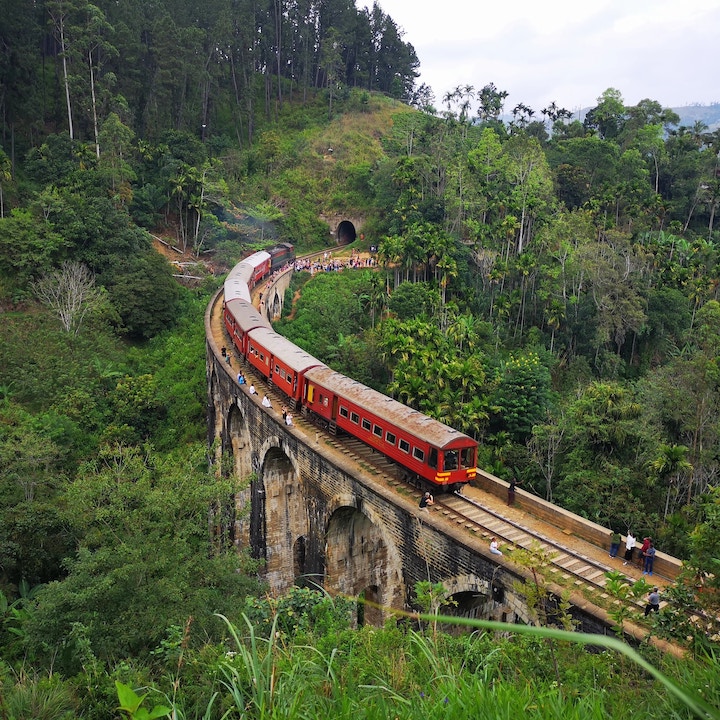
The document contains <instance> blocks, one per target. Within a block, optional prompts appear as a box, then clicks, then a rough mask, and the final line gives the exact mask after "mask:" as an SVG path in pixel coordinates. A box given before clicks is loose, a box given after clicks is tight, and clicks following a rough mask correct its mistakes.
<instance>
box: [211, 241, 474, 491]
mask: <svg viewBox="0 0 720 720" xmlns="http://www.w3.org/2000/svg"><path fill="white" fill-rule="evenodd" d="M273 250H275V255H274V256H273ZM273 257H275V258H276V260H277V262H276V263H275V264H273ZM291 259H294V252H293V248H292V246H291V245H289V244H288V243H284V244H282V246H277V247H276V248H273V249H271V250H270V251H260V252H256V253H254V254H253V255H250V256H249V257H247V258H245V259H244V260H242V261H241V262H239V263H238V264H237V265H235V267H233V269H232V270H231V271H230V273H229V274H228V276H227V278H226V280H225V285H224V299H223V321H224V325H225V329H226V331H227V333H228V336H229V338H230V341H231V342H232V344H233V346H234V347H235V349H236V351H237V352H238V354H239V355H240V356H241V357H242V358H243V359H244V360H245V362H247V364H248V365H250V366H251V367H252V368H253V369H254V370H255V371H256V372H257V373H258V374H260V375H262V377H263V378H264V379H265V380H266V381H267V382H268V383H269V384H272V385H273V386H274V387H276V388H277V389H278V390H280V391H281V392H282V393H283V394H284V395H285V397H286V398H287V405H288V406H289V407H291V408H292V409H293V410H298V409H299V410H301V411H302V413H303V414H304V415H306V416H308V417H309V418H311V419H313V420H314V421H317V422H319V423H322V425H323V426H324V427H326V428H327V429H328V430H329V431H330V432H332V433H335V434H342V433H345V434H347V435H350V436H352V437H355V438H357V439H358V440H361V441H362V442H363V443H365V444H366V445H368V446H370V447H372V448H374V449H375V450H377V451H378V452H380V453H382V454H383V455H385V456H386V457H387V458H389V459H390V460H391V461H393V462H395V463H397V464H398V465H399V466H400V467H401V468H403V471H404V473H405V475H406V476H407V477H408V479H412V480H414V481H416V482H417V484H419V485H421V486H425V487H428V486H429V487H431V488H433V489H434V490H436V491H458V490H460V489H461V488H462V486H463V485H465V484H467V483H469V482H470V481H471V480H473V479H474V478H475V476H476V474H477V451H478V443H477V441H476V440H474V439H473V438H471V437H469V436H468V435H465V434H464V433H461V432H459V431H458V430H455V429H454V428H451V427H449V426H448V425H445V424H444V423H441V422H439V421H438V420H435V419H433V418H431V417H428V416H427V415H424V414H423V413H421V412H419V411H417V410H414V409H412V408H410V407H408V406H406V405H403V404H402V403H401V402H398V401H397V400H394V399H392V398H390V397H388V396H387V395H383V394H382V393H380V392H378V391H377V390H374V389H372V388H369V387H368V386H366V385H364V384H362V383H360V382H357V381H356V380H353V379H352V378H349V377H346V376H345V375H342V374H341V373H338V372H336V371H334V370H332V368H330V367H328V366H327V365H326V364H325V363H323V362H321V361H320V360H318V359H317V358H315V357H313V356H312V355H310V354H309V353H307V352H305V351H304V350H302V349H301V348H299V347H298V346H297V345H295V344H294V343H292V342H290V341H289V340H288V339H287V338H285V337H283V336H282V335H280V334H278V333H277V332H275V331H274V330H273V329H272V326H271V325H270V323H269V322H268V320H267V319H266V318H265V317H264V316H263V315H261V314H260V313H259V312H258V310H257V309H256V308H255V307H254V306H253V304H252V300H251V296H250V293H251V291H252V289H253V287H254V286H255V285H257V283H259V282H261V281H262V280H263V279H264V278H266V277H267V276H269V275H270V274H272V272H274V270H275V269H277V268H279V267H282V266H283V265H284V264H285V263H287V262H289V261H291Z"/></svg>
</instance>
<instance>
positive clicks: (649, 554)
mask: <svg viewBox="0 0 720 720" xmlns="http://www.w3.org/2000/svg"><path fill="white" fill-rule="evenodd" d="M621 541H622V538H621V536H620V533H619V532H616V531H613V533H612V535H611V536H610V557H611V558H614V557H617V554H618V551H619V550H620V543H621ZM636 547H638V545H637V540H636V539H635V536H634V535H633V534H632V532H631V531H628V534H627V537H626V538H625V555H624V560H625V562H623V565H627V564H628V563H631V562H632V561H633V557H634V555H635V548H636ZM655 553H656V550H655V544H654V543H653V541H652V538H650V537H644V538H643V541H642V545H641V546H640V547H639V548H638V554H637V562H638V566H642V568H643V575H652V574H653V565H654V563H655Z"/></svg>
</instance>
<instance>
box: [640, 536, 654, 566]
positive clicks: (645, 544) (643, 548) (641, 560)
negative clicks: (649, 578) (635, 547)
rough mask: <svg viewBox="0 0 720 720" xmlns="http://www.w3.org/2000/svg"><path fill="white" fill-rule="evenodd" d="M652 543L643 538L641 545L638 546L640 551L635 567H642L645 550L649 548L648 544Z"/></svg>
mask: <svg viewBox="0 0 720 720" xmlns="http://www.w3.org/2000/svg"><path fill="white" fill-rule="evenodd" d="M651 542H652V538H649V537H644V538H643V541H642V545H641V546H640V550H639V551H638V558H637V566H638V567H642V566H643V560H644V559H645V553H646V552H647V549H648V548H649V547H650V543H651Z"/></svg>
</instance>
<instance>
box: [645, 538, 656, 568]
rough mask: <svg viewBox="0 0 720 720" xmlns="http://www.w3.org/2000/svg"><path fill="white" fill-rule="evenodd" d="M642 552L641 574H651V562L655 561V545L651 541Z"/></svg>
mask: <svg viewBox="0 0 720 720" xmlns="http://www.w3.org/2000/svg"><path fill="white" fill-rule="evenodd" d="M643 554H644V556H645V560H644V566H643V575H652V574H653V563H654V562H655V546H654V545H653V544H652V542H651V543H650V544H649V545H648V548H647V550H646V551H645V552H644V553H643Z"/></svg>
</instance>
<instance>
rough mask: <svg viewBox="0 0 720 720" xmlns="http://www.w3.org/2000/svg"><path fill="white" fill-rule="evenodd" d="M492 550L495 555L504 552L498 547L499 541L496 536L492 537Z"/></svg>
mask: <svg viewBox="0 0 720 720" xmlns="http://www.w3.org/2000/svg"><path fill="white" fill-rule="evenodd" d="M490 552H491V553H492V554H493V555H502V552H501V551H500V550H499V549H498V541H497V539H496V538H490Z"/></svg>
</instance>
